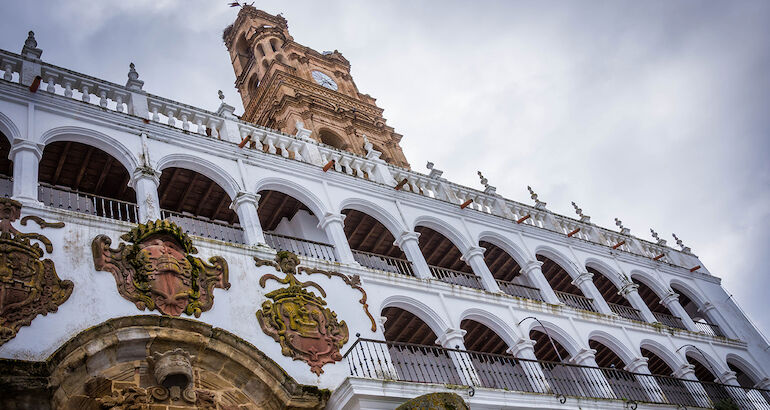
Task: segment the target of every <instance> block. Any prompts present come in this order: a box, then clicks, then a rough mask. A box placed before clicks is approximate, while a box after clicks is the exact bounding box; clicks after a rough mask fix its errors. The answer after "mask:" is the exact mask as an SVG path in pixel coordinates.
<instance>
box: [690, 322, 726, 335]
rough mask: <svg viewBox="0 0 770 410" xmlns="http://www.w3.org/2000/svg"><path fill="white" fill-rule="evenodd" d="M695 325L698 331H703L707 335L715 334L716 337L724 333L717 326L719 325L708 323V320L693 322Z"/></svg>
mask: <svg viewBox="0 0 770 410" xmlns="http://www.w3.org/2000/svg"><path fill="white" fill-rule="evenodd" d="M694 323H695V327H696V328H697V329H698V331H700V332H703V333H705V334H707V335H711V336H717V337H725V334H724V333H723V332H722V329H720V328H719V326H717V325H715V324H713V323H709V322H700V321H698V322H694Z"/></svg>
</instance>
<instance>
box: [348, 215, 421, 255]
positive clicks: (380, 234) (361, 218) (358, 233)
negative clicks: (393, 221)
mask: <svg viewBox="0 0 770 410" xmlns="http://www.w3.org/2000/svg"><path fill="white" fill-rule="evenodd" d="M342 213H343V214H344V215H345V221H344V223H345V236H346V237H347V238H348V243H349V244H350V248H351V249H354V250H357V251H363V252H370V253H376V254H378V255H385V256H389V257H392V258H400V259H406V255H404V252H403V251H402V250H401V248H399V247H398V246H396V245H394V244H393V242H395V240H396V238H394V237H393V234H392V233H390V231H389V230H388V228H386V227H385V225H383V224H382V223H380V221H378V220H377V219H376V218H374V217H372V216H369V215H368V214H366V213H364V212H361V211H358V210H355V209H345V210H343V211H342Z"/></svg>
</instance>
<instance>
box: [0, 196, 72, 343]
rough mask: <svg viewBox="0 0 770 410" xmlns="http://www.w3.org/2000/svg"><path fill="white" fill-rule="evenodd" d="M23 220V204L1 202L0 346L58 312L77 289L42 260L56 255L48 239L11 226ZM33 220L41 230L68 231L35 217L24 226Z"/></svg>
mask: <svg viewBox="0 0 770 410" xmlns="http://www.w3.org/2000/svg"><path fill="white" fill-rule="evenodd" d="M20 216H21V203H19V202H17V201H14V200H12V199H8V198H0V345H2V344H4V343H5V342H7V341H8V340H10V339H12V338H13V337H15V336H16V333H18V331H19V329H20V328H21V327H22V326H29V325H30V323H32V320H33V319H35V317H37V316H38V315H46V314H48V313H50V312H56V311H57V310H58V308H59V305H61V304H62V303H64V302H65V301H66V300H67V299H68V298H69V297H70V295H71V294H72V288H73V286H74V285H73V283H72V281H69V280H61V279H59V276H58V275H57V274H56V268H55V267H54V263H53V261H52V260H50V259H42V258H43V257H44V256H45V254H46V253H51V252H53V245H52V244H51V241H50V240H49V239H48V238H46V237H45V236H43V235H41V234H38V233H22V232H19V231H18V230H17V229H16V228H14V227H13V225H12V224H11V222H14V221H16V220H17V219H19V217H20ZM29 220H32V221H34V222H36V223H37V224H38V225H39V226H40V227H41V228H49V227H50V228H62V227H64V223H62V222H56V223H50V222H46V221H44V220H43V219H42V218H40V217H38V216H33V215H28V216H25V217H24V218H21V224H22V225H26V224H27V221H29ZM41 244H42V245H43V247H42V248H41V247H40V245H41Z"/></svg>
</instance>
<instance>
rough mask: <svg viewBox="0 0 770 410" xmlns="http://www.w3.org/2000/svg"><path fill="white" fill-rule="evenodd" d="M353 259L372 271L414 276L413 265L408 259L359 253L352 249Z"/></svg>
mask: <svg viewBox="0 0 770 410" xmlns="http://www.w3.org/2000/svg"><path fill="white" fill-rule="evenodd" d="M352 252H353V258H354V259H355V260H356V262H358V263H359V264H361V266H365V267H367V268H371V269H377V270H381V271H383V272H392V273H398V274H401V275H407V276H414V270H413V269H412V263H411V262H409V261H408V260H406V259H401V258H393V257H390V256H385V255H379V254H376V253H371V252H364V251H357V250H355V249H352Z"/></svg>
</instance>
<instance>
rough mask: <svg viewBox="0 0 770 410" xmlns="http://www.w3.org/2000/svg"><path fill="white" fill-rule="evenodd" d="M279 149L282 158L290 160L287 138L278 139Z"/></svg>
mask: <svg viewBox="0 0 770 410" xmlns="http://www.w3.org/2000/svg"><path fill="white" fill-rule="evenodd" d="M278 148H279V149H280V150H281V156H282V157H284V158H289V150H288V149H287V148H286V138H285V137H283V136H281V137H280V138H279V139H278Z"/></svg>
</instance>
